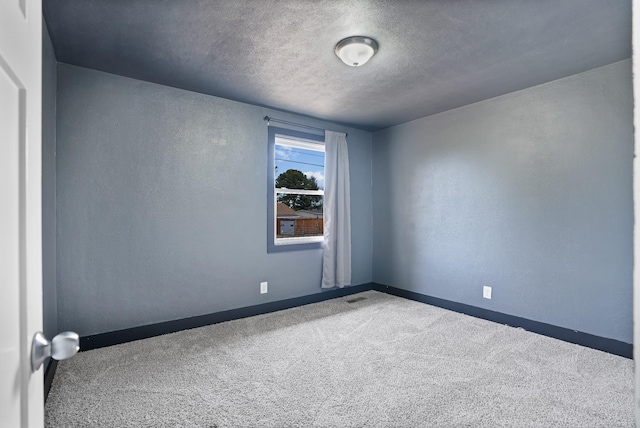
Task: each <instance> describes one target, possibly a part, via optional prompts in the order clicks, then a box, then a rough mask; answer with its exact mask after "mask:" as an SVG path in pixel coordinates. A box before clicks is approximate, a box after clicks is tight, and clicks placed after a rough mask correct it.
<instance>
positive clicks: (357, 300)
mask: <svg viewBox="0 0 640 428" xmlns="http://www.w3.org/2000/svg"><path fill="white" fill-rule="evenodd" d="M361 300H367V298H366V297H354V298H353V299H347V300H346V302H347V303H356V302H359V301H361Z"/></svg>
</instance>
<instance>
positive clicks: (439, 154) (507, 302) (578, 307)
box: [373, 60, 633, 343]
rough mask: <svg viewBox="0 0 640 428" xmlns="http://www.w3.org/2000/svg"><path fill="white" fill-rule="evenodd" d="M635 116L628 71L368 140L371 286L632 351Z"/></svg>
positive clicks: (517, 96) (601, 72)
mask: <svg viewBox="0 0 640 428" xmlns="http://www.w3.org/2000/svg"><path fill="white" fill-rule="evenodd" d="M632 110H633V99H632V81H631V62H630V60H626V61H622V62H618V63H615V64H612V65H609V66H606V67H602V68H599V69H595V70H591V71H589V72H585V73H581V74H578V75H574V76H571V77H568V78H565V79H561V80H557V81H554V82H550V83H547V84H544V85H540V86H536V87H532V88H529V89H526V90H523V91H519V92H515V93H512V94H509V95H505V96H501V97H498V98H494V99H491V100H487V101H483V102H480V103H477V104H472V105H469V106H466V107H462V108H459V109H455V110H451V111H448V112H444V113H441V114H438V115H434V116H430V117H426V118H423V119H419V120H416V121H413V122H409V123H407V124H403V125H399V126H396V127H393V128H389V129H387V130H383V131H380V132H377V133H375V134H374V137H373V147H374V154H373V159H374V167H373V171H374V174H373V176H374V181H373V188H374V213H375V214H374V257H373V266H374V268H373V278H374V281H376V282H379V283H383V284H386V285H391V286H395V287H398V288H402V289H406V290H411V291H415V292H418V293H422V294H425V295H430V296H434V297H439V298H443V299H448V300H452V301H456V302H461V303H465V304H469V305H473V306H478V307H482V308H487V309H490V310H494V311H499V312H503V313H506V314H511V315H516V316H520V317H524V318H528V319H532V320H536V321H541V322H545V323H550V324H554V325H557V326H561V327H566V328H570V329H575V330H578V331H583V332H586V333H591V334H595V335H599V336H603V337H607V338H612V339H616V340H621V341H624V342H627V343H631V342H632V300H631V298H632V267H633V264H632V237H633V236H632V227H633V208H632V159H633V126H632V125H633V123H632ZM483 285H488V286H492V287H493V299H492V300H486V299H483V298H482V286H483Z"/></svg>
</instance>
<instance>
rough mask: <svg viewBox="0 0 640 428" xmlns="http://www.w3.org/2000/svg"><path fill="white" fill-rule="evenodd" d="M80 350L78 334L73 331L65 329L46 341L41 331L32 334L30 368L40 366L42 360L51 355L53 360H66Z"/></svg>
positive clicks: (33, 368)
mask: <svg viewBox="0 0 640 428" xmlns="http://www.w3.org/2000/svg"><path fill="white" fill-rule="evenodd" d="M79 350H80V336H78V333H74V332H73V331H65V332H63V333H60V334H58V335H56V337H54V338H53V340H51V341H48V340H47V338H46V337H44V334H42V332H38V333H36V334H35V336H33V342H32V344H31V370H33V371H34V372H35V371H36V370H38V369H39V368H40V366H41V365H42V363H43V362H44V360H46V359H47V358H49V357H51V358H53V359H54V360H66V359H67V358H71V357H73V356H74V355H76V353H77V352H78V351H79Z"/></svg>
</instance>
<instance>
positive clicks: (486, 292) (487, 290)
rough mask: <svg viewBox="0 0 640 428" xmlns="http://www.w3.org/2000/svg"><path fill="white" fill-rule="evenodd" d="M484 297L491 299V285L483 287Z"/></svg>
mask: <svg viewBox="0 0 640 428" xmlns="http://www.w3.org/2000/svg"><path fill="white" fill-rule="evenodd" d="M482 297H484V298H485V299H491V287H487V286H486V285H485V286H484V287H482Z"/></svg>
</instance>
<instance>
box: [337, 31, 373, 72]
mask: <svg viewBox="0 0 640 428" xmlns="http://www.w3.org/2000/svg"><path fill="white" fill-rule="evenodd" d="M335 52H336V55H338V58H340V59H341V60H342V62H344V63H345V64H347V65H349V66H351V67H359V66H361V65H363V64H366V63H367V61H369V60H370V59H371V57H372V56H373V55H374V54H375V53H376V52H378V43H376V41H375V40H373V39H372V38H371V37H362V36H354V37H347V38H346V39H343V40H340V41H339V42H338V44H337V45H336V49H335Z"/></svg>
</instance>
